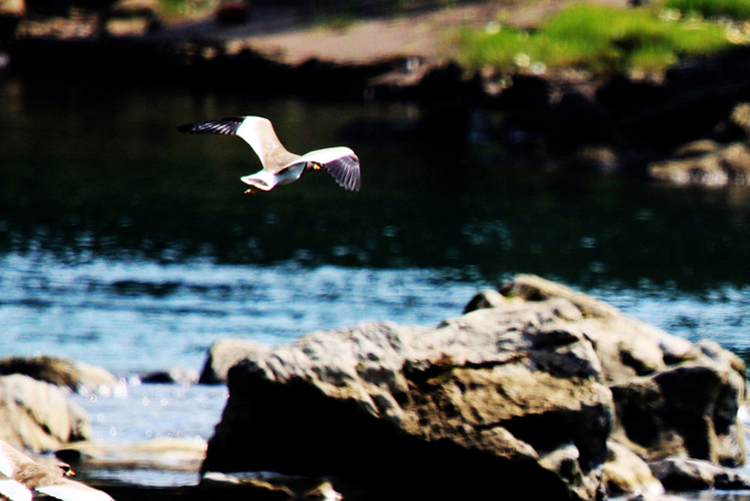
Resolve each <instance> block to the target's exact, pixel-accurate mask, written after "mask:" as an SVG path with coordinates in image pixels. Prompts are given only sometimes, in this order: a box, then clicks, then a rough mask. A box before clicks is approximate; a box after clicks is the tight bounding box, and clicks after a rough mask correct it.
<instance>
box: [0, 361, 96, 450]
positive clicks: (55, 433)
mask: <svg viewBox="0 0 750 501" xmlns="http://www.w3.org/2000/svg"><path fill="white" fill-rule="evenodd" d="M90 437H91V427H90V424H89V420H88V415H87V414H86V411H84V410H83V409H81V408H80V407H78V406H77V405H75V404H73V403H71V402H69V401H68V399H67V394H66V391H64V390H63V389H61V388H60V387H58V386H56V385H52V384H49V383H45V382H42V381H36V380H35V379H32V378H30V377H29V376H25V375H22V374H14V375H11V376H2V377H0V440H3V441H5V442H8V443H9V444H11V445H13V446H15V447H18V448H23V449H26V450H30V451H35V452H39V451H48V450H56V449H59V448H60V447H61V446H62V445H63V444H67V443H69V442H75V441H79V440H87V439H89V438H90Z"/></svg>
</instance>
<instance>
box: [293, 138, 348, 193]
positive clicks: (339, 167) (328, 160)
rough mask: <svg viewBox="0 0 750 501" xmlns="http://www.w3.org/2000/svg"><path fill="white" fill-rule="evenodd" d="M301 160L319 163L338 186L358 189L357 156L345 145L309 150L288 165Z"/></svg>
mask: <svg viewBox="0 0 750 501" xmlns="http://www.w3.org/2000/svg"><path fill="white" fill-rule="evenodd" d="M301 162H314V163H316V164H320V165H322V166H323V167H324V168H325V169H326V170H327V171H328V173H329V174H331V176H333V178H334V179H335V180H336V182H337V183H338V184H339V186H341V187H342V188H345V189H347V190H349V191H359V187H360V185H361V181H360V169H359V158H357V155H355V154H354V152H353V151H352V150H351V149H349V148H347V147H345V146H336V147H333V148H324V149H322V150H315V151H311V152H310V153H305V154H304V155H302V156H301V157H299V158H298V159H297V160H295V161H294V162H292V163H290V164H289V165H294V164H298V163H301ZM287 167H288V166H287Z"/></svg>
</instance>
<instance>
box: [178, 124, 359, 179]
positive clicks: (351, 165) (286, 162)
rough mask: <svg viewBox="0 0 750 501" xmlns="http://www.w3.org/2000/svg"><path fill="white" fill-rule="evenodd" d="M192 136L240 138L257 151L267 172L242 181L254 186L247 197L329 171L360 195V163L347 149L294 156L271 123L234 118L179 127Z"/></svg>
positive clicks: (262, 171) (263, 170)
mask: <svg viewBox="0 0 750 501" xmlns="http://www.w3.org/2000/svg"><path fill="white" fill-rule="evenodd" d="M177 130H179V131H180V132H189V133H191V134H228V135H236V136H240V137H241V138H242V139H244V140H245V141H247V143H248V144H249V145H250V146H251V147H252V148H253V150H255V153H256V154H257V155H258V157H259V158H260V163H261V164H263V169H262V170H260V171H259V172H256V173H255V174H251V175H249V176H244V177H242V178H240V179H241V180H242V182H243V183H246V184H249V185H250V186H252V188H250V189H249V190H247V191H245V193H254V192H256V191H258V190H263V191H269V190H271V189H273V187H274V186H276V185H277V184H288V183H291V182H292V181H296V180H297V179H299V178H300V176H302V174H304V173H305V172H307V171H309V170H319V169H325V170H327V171H328V173H329V174H331V176H333V178H334V179H335V180H336V182H337V183H338V184H339V186H341V187H342V188H345V189H347V190H349V191H359V187H360V176H359V159H358V158H357V155H355V154H354V152H353V151H352V150H351V149H349V148H347V147H345V146H336V147H333V148H324V149H322V150H314V151H311V152H309V153H305V154H304V155H302V156H300V155H296V154H294V153H290V152H289V151H287V150H286V148H284V146H282V144H281V141H279V138H278V137H277V136H276V132H274V130H273V125H271V121H270V120H268V119H267V118H263V117H253V116H246V117H230V118H221V119H218V120H211V121H208V122H201V123H197V124H188V125H182V126H180V127H177Z"/></svg>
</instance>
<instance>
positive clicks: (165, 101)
mask: <svg viewBox="0 0 750 501" xmlns="http://www.w3.org/2000/svg"><path fill="white" fill-rule="evenodd" d="M239 114H257V115H263V116H267V117H269V118H271V119H272V120H273V122H274V124H275V125H276V129H277V132H278V134H279V136H280V137H281V139H282V141H284V143H285V144H286V145H287V147H289V149H290V150H292V151H297V152H300V153H303V152H304V151H307V150H310V149H315V148H319V147H325V146H333V145H337V144H347V145H349V146H351V147H352V148H353V149H354V150H355V151H357V153H358V154H359V156H360V158H361V160H362V191H361V192H359V193H348V192H346V191H344V190H342V189H340V188H339V187H338V186H337V185H336V184H335V182H333V180H332V179H331V178H330V177H328V176H327V175H325V174H321V173H318V174H310V175H308V176H305V177H304V178H302V179H301V180H300V181H299V182H297V183H294V184H292V185H289V186H285V187H282V188H281V189H278V190H274V191H273V192H270V193H263V194H258V195H253V196H245V195H243V193H242V192H243V185H242V183H240V182H239V177H240V176H241V175H245V174H248V173H250V172H253V171H254V170H257V169H258V168H259V164H258V161H257V159H256V158H255V157H254V156H253V154H252V152H251V150H250V149H249V147H248V146H247V145H245V144H244V143H243V142H242V141H241V140H239V139H238V138H228V137H220V136H189V135H184V134H179V133H178V132H177V131H176V129H175V128H176V126H177V125H179V124H183V123H188V122H194V121H199V120H205V119H211V118H217V117H222V116H232V115H239ZM501 121H502V116H500V115H496V114H492V113H488V112H486V111H480V110H465V111H463V112H461V113H456V112H455V111H451V110H441V109H440V108H437V109H432V110H425V109H423V108H420V107H418V106H415V105H411V104H408V103H396V104H393V103H391V104H377V103H368V102H358V103H352V102H343V103H342V102H338V103H332V102H304V101H300V100H297V99H292V98H285V97H270V98H269V97H266V98H259V97H253V96H248V95H243V94H242V93H240V92H237V91H232V92H218V91H211V90H206V89H196V88H191V87H189V86H183V87H175V86H166V85H162V84H144V85H141V86H139V87H137V88H133V87H125V86H120V85H117V84H114V83H111V82H89V83H80V82H78V83H74V82H69V81H54V80H42V79H31V78H26V79H20V78H15V77H11V76H5V77H0V130H1V131H2V133H1V134H0V329H2V332H1V335H2V338H1V340H0V356H10V355H32V354H35V353H43V354H48V355H62V356H69V357H72V358H75V359H77V360H81V361H85V362H89V363H94V364H98V365H102V366H104V367H105V368H107V369H109V370H111V371H113V372H114V373H116V374H118V375H120V376H128V375H131V374H136V373H140V372H144V371H151V370H157V369H163V368H167V367H170V366H173V365H181V366H187V367H191V368H194V369H196V370H199V369H200V368H201V367H202V364H203V361H204V359H205V352H206V350H207V349H208V347H209V346H210V345H211V343H213V342H214V341H215V340H216V339H220V338H223V337H230V336H231V337H239V338H244V339H252V340H257V341H261V342H268V343H285V342H289V341H292V340H294V339H295V338H297V337H299V336H301V335H303V334H305V333H307V332H311V331H315V330H319V329H332V328H339V327H346V326H352V325H356V324H358V323H360V322H367V321H378V320H389V321H393V322H397V323H401V324H418V325H435V324H437V323H438V322H440V321H441V320H443V319H445V318H449V317H453V316H458V315H460V314H461V311H462V309H463V306H464V305H465V304H466V303H467V302H468V301H469V300H470V299H471V297H472V296H473V295H474V294H475V293H476V292H477V291H478V290H480V289H482V288H485V287H497V286H499V285H500V284H501V283H502V282H503V281H504V280H507V279H508V278H510V277H512V276H513V275H514V274H516V273H535V274H539V275H541V276H544V277H546V278H550V279H553V280H557V281H560V282H562V283H565V284H567V285H569V286H571V287H573V288H575V289H577V290H581V291H584V292H588V293H591V294H593V295H595V296H596V297H599V298H602V299H604V300H606V301H609V302H611V303H612V304H614V305H615V306H617V307H619V308H621V309H622V310H623V311H625V312H626V313H629V314H631V315H633V316H635V317H637V318H640V319H642V320H644V321H646V322H649V323H652V324H654V325H657V326H659V327H661V328H663V329H665V330H667V331H669V332H671V333H674V334H677V335H680V336H683V337H686V338H688V339H691V340H695V339H700V338H709V339H714V340H715V341H717V342H719V343H720V344H722V345H723V346H725V347H727V348H729V349H731V350H734V351H736V352H737V353H740V354H744V353H745V352H746V351H748V348H750V331H749V330H748V322H750V320H748V311H750V310H749V309H748V303H749V302H750V267H747V266H746V262H747V256H748V255H750V232H748V222H749V221H750V219H749V216H750V203H749V200H750V197H749V195H750V191H748V190H747V189H745V188H732V189H712V190H704V189H685V188H674V187H669V186H664V185H660V184H655V183H649V182H646V181H644V180H641V179H628V178H621V177H615V176H610V175H603V174H595V175H592V174H590V173H582V172H578V173H570V172H558V171H554V170H549V169H546V168H544V166H543V165H542V164H543V162H537V161H536V160H538V158H539V157H529V155H527V154H526V153H527V152H528V148H527V147H526V146H523V147H522V145H520V144H514V143H513V141H508V142H506V143H498V142H489V141H486V134H485V133H484V132H486V130H489V129H491V128H492V127H493V126H494V125H496V124H498V123H501ZM512 138H513V136H511V139H512ZM530 158H531V159H532V160H533V161H530ZM534 159H536V160H534ZM164 391H167V392H176V393H170V394H169V395H163V392H164ZM160 395H162V396H160ZM224 397H225V393H223V392H222V390H214V389H208V388H202V389H201V388H198V387H196V388H193V389H185V388H181V387H175V388H171V389H164V388H161V387H158V386H150V385H144V386H142V387H130V388H129V390H128V391H127V392H126V393H125V394H123V395H119V396H117V395H113V396H110V397H106V398H102V399H100V400H98V401H96V402H93V401H86V400H85V399H83V400H82V402H81V403H82V404H83V405H84V406H86V408H87V409H88V410H89V411H90V413H91V415H92V416H93V419H92V421H93V424H94V428H95V434H96V438H97V439H100V438H105V437H106V438H108V439H113V440H124V441H137V440H142V439H146V438H153V437H161V436H187V437H201V438H208V436H210V434H211V432H212V429H213V424H214V423H215V421H216V420H217V419H218V415H219V413H220V411H221V408H222V406H223V398H224ZM80 398H83V397H80ZM162 398H163V399H164V400H162ZM144 402H147V404H146V405H144ZM154 402H165V405H163V406H162V405H161V404H159V405H155V404H154ZM139 406H140V407H139ZM193 406H197V408H200V409H204V410H202V411H201V412H199V413H196V414H195V416H194V417H196V419H197V421H195V420H186V419H185V418H184V411H185V409H190V408H191V407H193ZM123 409H140V410H139V413H140V412H141V411H143V412H144V413H143V414H139V416H141V417H140V418H138V419H133V420H131V419H129V414H127V413H123V412H122V410H123ZM172 410H174V412H171V411H172ZM156 411H158V416H159V417H158V423H157V422H156V421H154V420H155V419H157V418H155V417H154V414H149V413H150V412H156ZM157 425H158V426H157Z"/></svg>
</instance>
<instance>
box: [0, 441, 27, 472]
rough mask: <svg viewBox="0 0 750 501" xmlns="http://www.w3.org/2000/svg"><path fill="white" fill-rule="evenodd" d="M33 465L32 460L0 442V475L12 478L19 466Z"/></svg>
mask: <svg viewBox="0 0 750 501" xmlns="http://www.w3.org/2000/svg"><path fill="white" fill-rule="evenodd" d="M27 463H34V460H33V459H31V458H30V457H28V456H26V455H25V454H23V453H22V452H21V451H18V450H16V448H15V447H12V446H10V445H8V444H6V443H5V442H3V441H2V440H0V473H2V474H3V475H5V476H6V477H11V478H12V477H13V476H14V475H15V473H16V471H18V467H19V465H22V464H27Z"/></svg>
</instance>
